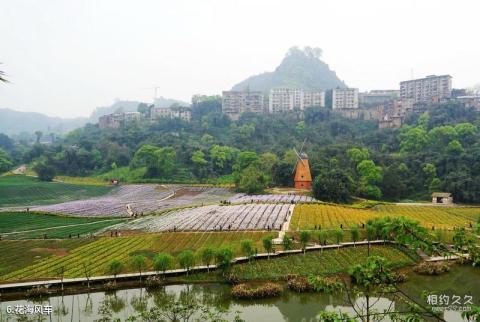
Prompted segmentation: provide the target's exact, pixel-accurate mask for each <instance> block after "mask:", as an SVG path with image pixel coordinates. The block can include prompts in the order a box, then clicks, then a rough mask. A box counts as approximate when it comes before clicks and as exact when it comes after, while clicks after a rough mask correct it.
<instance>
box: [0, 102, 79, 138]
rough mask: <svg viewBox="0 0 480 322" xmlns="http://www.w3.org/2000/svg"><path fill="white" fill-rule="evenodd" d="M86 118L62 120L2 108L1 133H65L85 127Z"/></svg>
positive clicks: (0, 116) (0, 117)
mask: <svg viewBox="0 0 480 322" xmlns="http://www.w3.org/2000/svg"><path fill="white" fill-rule="evenodd" d="M87 121H88V118H86V117H77V118H65V119H64V118H60V117H51V116H47V115H45V114H42V113H36V112H20V111H14V110H11V109H8V108H0V133H5V134H7V135H10V134H18V133H22V132H29V133H33V132H35V131H42V132H44V133H50V132H54V133H65V132H69V131H71V130H74V129H76V128H79V127H81V126H83V125H85V124H86V123H87Z"/></svg>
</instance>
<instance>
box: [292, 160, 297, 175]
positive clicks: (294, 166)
mask: <svg viewBox="0 0 480 322" xmlns="http://www.w3.org/2000/svg"><path fill="white" fill-rule="evenodd" d="M297 163H298V161H297V162H295V164H294V165H293V169H292V174H293V173H294V172H295V169H296V168H297Z"/></svg>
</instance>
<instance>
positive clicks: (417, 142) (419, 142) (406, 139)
mask: <svg viewBox="0 0 480 322" xmlns="http://www.w3.org/2000/svg"><path fill="white" fill-rule="evenodd" d="M400 138H401V142H400V150H401V151H402V152H417V151H421V150H423V149H424V148H425V147H426V146H427V144H428V138H427V131H426V130H425V129H424V128H422V127H420V126H419V127H414V128H408V129H407V130H406V131H405V132H403V133H401V135H400Z"/></svg>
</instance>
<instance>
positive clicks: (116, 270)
mask: <svg viewBox="0 0 480 322" xmlns="http://www.w3.org/2000/svg"><path fill="white" fill-rule="evenodd" d="M123 269H124V265H123V263H122V262H121V261H120V260H118V259H114V260H112V261H111V262H110V264H109V265H108V272H109V273H110V274H112V275H113V278H114V282H115V283H116V282H117V275H118V274H120V273H121V272H122V271H123Z"/></svg>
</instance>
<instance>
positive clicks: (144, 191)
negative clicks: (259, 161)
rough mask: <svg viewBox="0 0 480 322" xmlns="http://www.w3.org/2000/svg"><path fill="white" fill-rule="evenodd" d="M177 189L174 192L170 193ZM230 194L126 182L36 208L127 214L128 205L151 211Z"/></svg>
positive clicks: (86, 213)
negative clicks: (82, 197) (96, 194)
mask: <svg viewBox="0 0 480 322" xmlns="http://www.w3.org/2000/svg"><path fill="white" fill-rule="evenodd" d="M173 191H175V195H173V196H172V197H171V198H167V197H170V196H171V195H172V193H173ZM230 195H231V194H230V193H229V192H228V190H226V189H224V188H212V187H170V188H167V187H165V186H159V185H155V184H141V185H139V184H137V185H124V186H121V187H120V188H118V189H116V190H114V191H113V192H111V193H109V194H107V195H104V196H101V197H97V198H90V199H85V200H77V201H71V202H65V203H60V204H55V205H50V206H41V207H36V208H34V210H38V211H46V212H52V213H61V214H69V215H74V216H127V215H128V211H127V209H128V208H127V207H130V208H131V210H132V211H133V212H135V213H144V212H145V213H149V212H154V211H158V210H163V209H168V208H177V207H181V206H185V205H190V204H201V203H204V202H212V201H217V202H218V201H220V200H221V199H222V198H224V197H228V196H230Z"/></svg>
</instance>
